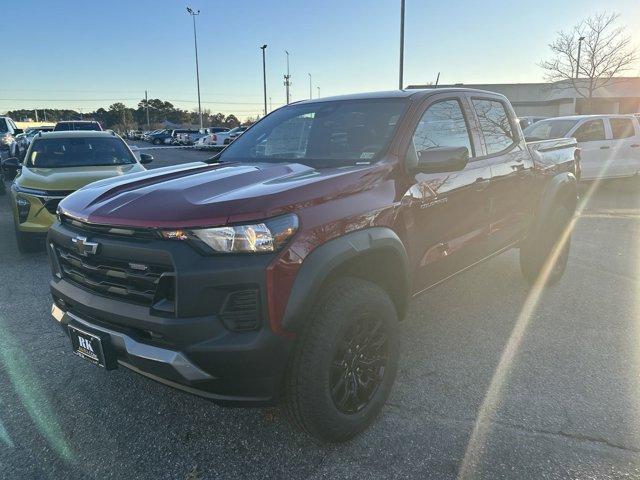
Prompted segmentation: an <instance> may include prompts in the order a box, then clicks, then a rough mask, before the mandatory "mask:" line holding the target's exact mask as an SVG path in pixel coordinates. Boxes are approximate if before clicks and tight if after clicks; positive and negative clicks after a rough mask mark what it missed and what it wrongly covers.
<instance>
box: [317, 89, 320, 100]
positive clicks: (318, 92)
mask: <svg viewBox="0 0 640 480" xmlns="http://www.w3.org/2000/svg"><path fill="white" fill-rule="evenodd" d="M317 88H318V98H320V87H317Z"/></svg>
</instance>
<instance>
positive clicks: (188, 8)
mask: <svg viewBox="0 0 640 480" xmlns="http://www.w3.org/2000/svg"><path fill="white" fill-rule="evenodd" d="M187 12H188V13H189V15H191V18H192V19H193V45H194V47H195V49H196V83H197V85H198V115H199V116H200V129H201V130H202V105H201V103H200V69H199V68H198V37H197V36H196V15H200V10H193V9H192V8H191V7H187Z"/></svg>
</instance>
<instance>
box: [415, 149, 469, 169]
mask: <svg viewBox="0 0 640 480" xmlns="http://www.w3.org/2000/svg"><path fill="white" fill-rule="evenodd" d="M467 163H469V149H468V148H467V147H434V148H430V149H428V150H420V151H419V152H418V163H417V165H416V167H415V170H416V171H417V172H421V173H443V172H459V171H460V170H463V169H464V167H466V166H467Z"/></svg>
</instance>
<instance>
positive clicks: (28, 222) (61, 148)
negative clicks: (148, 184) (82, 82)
mask: <svg viewBox="0 0 640 480" xmlns="http://www.w3.org/2000/svg"><path fill="white" fill-rule="evenodd" d="M151 160H153V157H152V156H150V155H147V154H141V155H140V161H138V160H136V157H135V156H134V155H133V153H132V152H131V149H129V147H128V146H127V144H126V143H125V142H124V141H123V140H122V139H121V138H120V137H118V136H116V135H115V134H113V133H111V132H95V131H73V132H51V133H43V134H40V135H37V136H36V137H35V138H34V139H33V141H32V142H31V145H30V146H29V149H28V150H27V155H26V157H25V160H24V161H23V162H20V161H19V160H18V159H17V158H15V157H14V158H9V159H6V160H4V161H3V162H2V170H3V172H4V175H5V176H6V177H8V179H9V180H13V183H12V185H11V189H10V193H11V199H10V200H11V205H12V209H13V218H14V227H15V234H16V239H17V242H18V249H19V250H20V252H28V251H31V250H33V248H34V247H35V246H36V245H37V240H38V238H44V234H46V233H47V230H48V229H49V227H50V226H51V224H52V223H53V221H54V220H55V216H56V210H57V208H58V203H59V202H60V200H62V199H63V198H64V197H66V196H67V195H69V194H70V193H72V192H74V191H76V190H77V189H79V188H82V187H84V186H85V185H87V184H89V183H91V182H93V181H96V180H101V179H104V178H109V177H116V176H117V177H121V176H123V175H126V174H131V173H136V172H143V171H145V168H144V167H143V166H142V165H143V164H146V163H149V162H150V161H151Z"/></svg>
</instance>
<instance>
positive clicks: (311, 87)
mask: <svg viewBox="0 0 640 480" xmlns="http://www.w3.org/2000/svg"><path fill="white" fill-rule="evenodd" d="M312 91H313V86H312V83H311V74H309V100H311V99H312V98H313V95H312V93H311V92H312Z"/></svg>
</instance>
